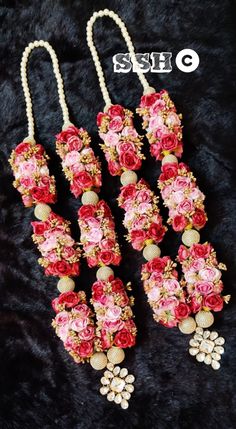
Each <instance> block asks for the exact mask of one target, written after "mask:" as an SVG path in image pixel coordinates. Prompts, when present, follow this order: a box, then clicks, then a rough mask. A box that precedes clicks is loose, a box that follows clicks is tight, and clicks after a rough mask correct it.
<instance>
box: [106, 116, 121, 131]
mask: <svg viewBox="0 0 236 429" xmlns="http://www.w3.org/2000/svg"><path fill="white" fill-rule="evenodd" d="M122 128H123V121H122V119H121V118H120V117H119V116H115V117H114V118H113V119H112V120H111V121H110V123H109V130H111V131H115V132H116V133H118V132H119V131H121V130H122Z"/></svg>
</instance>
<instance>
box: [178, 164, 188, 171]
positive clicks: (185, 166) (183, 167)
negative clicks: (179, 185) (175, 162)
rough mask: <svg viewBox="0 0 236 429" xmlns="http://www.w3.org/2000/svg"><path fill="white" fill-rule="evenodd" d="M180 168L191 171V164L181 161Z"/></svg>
mask: <svg viewBox="0 0 236 429" xmlns="http://www.w3.org/2000/svg"><path fill="white" fill-rule="evenodd" d="M179 169H181V170H185V171H186V172H189V171H190V168H189V166H188V165H187V164H185V163H184V162H180V163H179Z"/></svg>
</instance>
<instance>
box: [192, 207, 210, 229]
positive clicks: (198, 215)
mask: <svg viewBox="0 0 236 429" xmlns="http://www.w3.org/2000/svg"><path fill="white" fill-rule="evenodd" d="M206 220H207V219H206V213H205V211H204V210H202V209H196V211H195V213H194V215H193V217H192V221H193V225H194V226H195V228H197V229H200V228H203V227H204V225H205V224H206Z"/></svg>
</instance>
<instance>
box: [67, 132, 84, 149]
mask: <svg viewBox="0 0 236 429" xmlns="http://www.w3.org/2000/svg"><path fill="white" fill-rule="evenodd" d="M82 146H83V142H82V140H81V139H80V138H79V137H78V136H71V137H69V138H68V141H67V147H68V149H69V151H72V150H77V151H79V150H81V149H82Z"/></svg>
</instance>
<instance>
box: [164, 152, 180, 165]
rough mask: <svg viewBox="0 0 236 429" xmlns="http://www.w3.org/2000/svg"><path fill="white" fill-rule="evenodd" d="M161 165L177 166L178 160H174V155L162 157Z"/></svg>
mask: <svg viewBox="0 0 236 429" xmlns="http://www.w3.org/2000/svg"><path fill="white" fill-rule="evenodd" d="M161 163H162V165H165V164H169V163H170V164H173V163H175V164H178V159H177V158H176V156H175V155H171V154H170V155H166V156H164V158H163V159H162V161H161Z"/></svg>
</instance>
